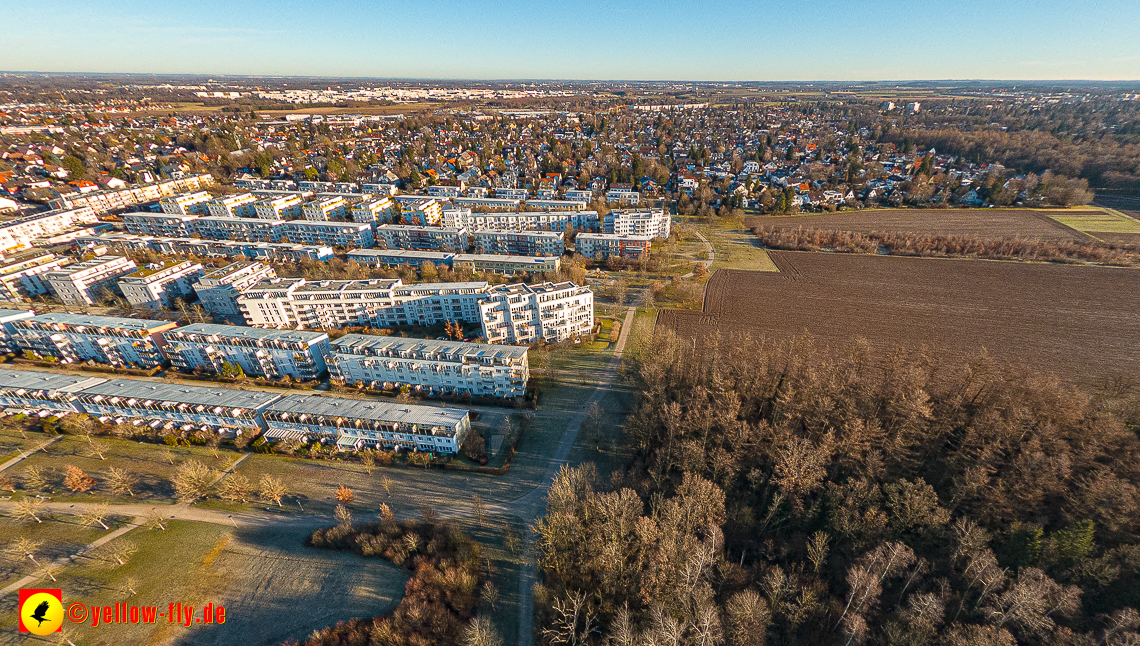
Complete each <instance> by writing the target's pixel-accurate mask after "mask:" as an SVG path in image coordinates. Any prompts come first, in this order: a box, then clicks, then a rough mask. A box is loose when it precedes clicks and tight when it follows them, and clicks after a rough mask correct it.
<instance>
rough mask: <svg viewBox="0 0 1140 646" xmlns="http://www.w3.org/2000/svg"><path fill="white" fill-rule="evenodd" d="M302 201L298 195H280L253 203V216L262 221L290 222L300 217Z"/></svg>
mask: <svg viewBox="0 0 1140 646" xmlns="http://www.w3.org/2000/svg"><path fill="white" fill-rule="evenodd" d="M302 204H304V200H303V199H301V196H300V195H282V196H280V197H271V198H268V199H264V200H261V201H260V202H255V203H254V204H253V214H254V215H256V216H257V217H259V218H261V219H262V220H292V219H293V218H298V217H301V205H302Z"/></svg>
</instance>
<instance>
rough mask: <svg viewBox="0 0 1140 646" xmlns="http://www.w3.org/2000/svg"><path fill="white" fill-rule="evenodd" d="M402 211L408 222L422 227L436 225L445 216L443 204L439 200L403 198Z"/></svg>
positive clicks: (405, 220)
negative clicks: (407, 199) (406, 199)
mask: <svg viewBox="0 0 1140 646" xmlns="http://www.w3.org/2000/svg"><path fill="white" fill-rule="evenodd" d="M400 213H401V215H403V217H404V222H405V223H407V224H413V225H417V226H421V227H427V226H435V225H438V224H439V221H440V218H441V217H442V216H443V206H442V205H441V204H440V203H439V201H438V200H415V201H404V200H401V201H400Z"/></svg>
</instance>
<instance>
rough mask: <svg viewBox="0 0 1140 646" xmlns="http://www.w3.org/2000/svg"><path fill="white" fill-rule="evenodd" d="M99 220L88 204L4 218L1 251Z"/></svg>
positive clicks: (22, 247)
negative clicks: (8, 218) (9, 218)
mask: <svg viewBox="0 0 1140 646" xmlns="http://www.w3.org/2000/svg"><path fill="white" fill-rule="evenodd" d="M98 221H99V217H98V216H97V215H95V211H94V210H92V209H91V208H90V207H87V206H82V207H75V208H68V209H60V210H56V211H45V212H42V213H33V214H31V215H25V216H23V217H18V218H13V219H11V220H4V221H3V222H0V252H7V251H9V250H11V249H27V248H30V247H31V246H32V242H33V241H34V240H37V239H39V238H44V237H49V236H54V235H57V234H60V233H64V232H67V231H69V230H73V229H75V228H76V227H80V226H82V225H86V224H95V223H97V222H98Z"/></svg>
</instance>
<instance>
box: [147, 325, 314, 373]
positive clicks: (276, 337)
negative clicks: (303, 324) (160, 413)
mask: <svg viewBox="0 0 1140 646" xmlns="http://www.w3.org/2000/svg"><path fill="white" fill-rule="evenodd" d="M163 336H164V337H165V338H166V343H167V346H166V355H167V356H168V357H170V363H171V364H172V365H174V366H175V367H178V368H181V369H183V370H194V369H195V368H202V369H204V370H207V371H209V372H220V371H221V367H222V364H224V363H227V362H228V363H231V364H234V365H237V366H240V367H241V369H242V371H243V372H245V374H247V375H250V376H253V377H264V378H266V379H280V378H282V377H285V376H288V377H291V378H293V379H300V380H304V381H309V380H311V379H316V378H317V377H319V376H321V375H322V374H323V373H324V372H325V370H326V369H327V368H328V366H327V361H328V356H329V351H330V350H329V335H328V334H325V333H324V332H305V331H299V330H272V329H265V328H255V327H245V326H241V325H214V324H212V323H193V324H191V325H184V326H182V327H180V328H177V329H174V330H170V331H169V332H166V333H165V334H164V335H163Z"/></svg>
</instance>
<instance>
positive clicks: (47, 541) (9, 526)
mask: <svg viewBox="0 0 1140 646" xmlns="http://www.w3.org/2000/svg"><path fill="white" fill-rule="evenodd" d="M43 519H44V522H42V523H36V522H31V523H21V522H19V521H17V520H16V519H14V518H6V517H0V545H3V546H8V545H11V544H13V543H14V542H15V541H16V540H17V539H20V538H27V539H30V540H33V541H38V542H39V543H40V547H39V550H38V551H37V553H36V560H37V561H39V562H40V563H41V564H44V563H50V562H51V561H54V560H55V559H58V558H61V557H64V556H70V555H71V554H74V553H75V552H77V551H78V550H79V548H81V547H83V546H84V545H87V544H88V543H91V542H92V541H94V540H95V539H97V538H99V537H100V536H102V535H104V534H106V533H107V532H108V531H113V530H114V529H116V528H117V527H120V526H122V524H123V522H124V521H123V520H122V519H119V518H109V519H106V520H104V521H103V522H104V523H107V526H108V527H110V528H111V529H110V530H105V529H103V528H102V527H100V526H99V525H95V526H94V527H84V526H83V525H82V524H81V523H80V521H79V517H78V516H69V515H66V514H47V515H44V516H43ZM37 569H38V568H36V567H35V565H34V564H32V562H31V561H29V560H27V559H23V560H13V559H10V558H7V557H6V556H5V558H4V560H3V561H0V587H4V586H7V585H9V584H11V583H14V582H16V581H18V580H19V579H21V578H23V577H24V576H26V575H28V574H34V573H35V571H36V570H37ZM32 587H35V586H32Z"/></svg>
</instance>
